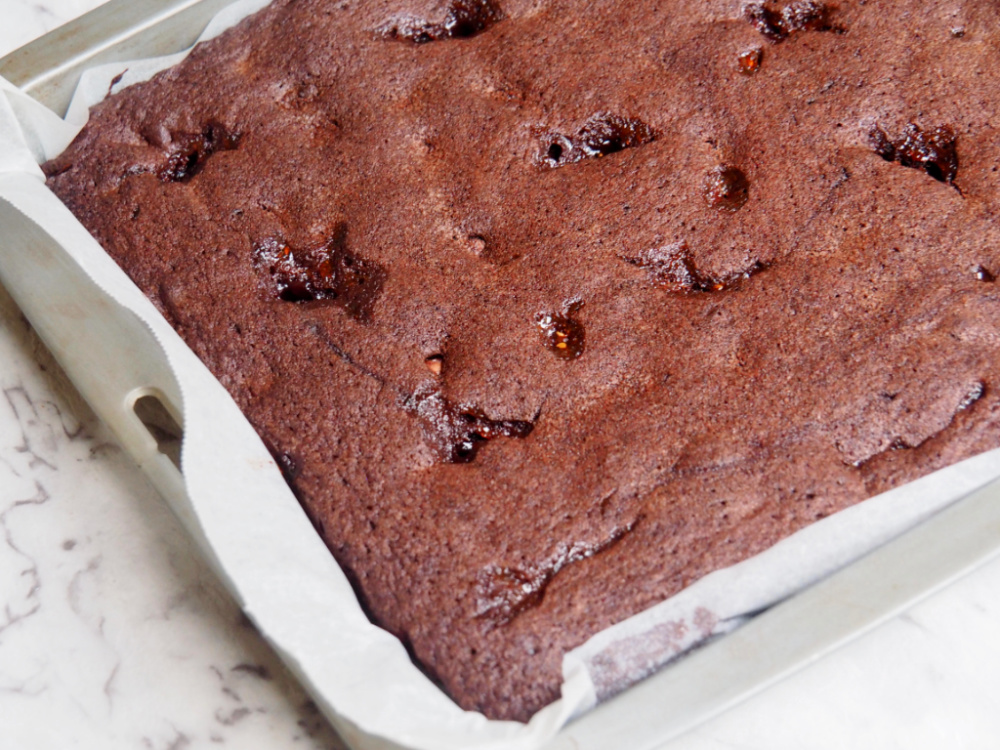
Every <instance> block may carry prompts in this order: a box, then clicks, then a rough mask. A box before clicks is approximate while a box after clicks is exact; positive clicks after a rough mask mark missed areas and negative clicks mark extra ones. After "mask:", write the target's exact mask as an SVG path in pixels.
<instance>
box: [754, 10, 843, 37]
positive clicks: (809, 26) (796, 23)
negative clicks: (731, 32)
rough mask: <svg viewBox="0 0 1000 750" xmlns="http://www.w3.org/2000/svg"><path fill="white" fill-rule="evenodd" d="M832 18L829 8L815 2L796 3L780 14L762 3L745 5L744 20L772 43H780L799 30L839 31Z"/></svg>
mask: <svg viewBox="0 0 1000 750" xmlns="http://www.w3.org/2000/svg"><path fill="white" fill-rule="evenodd" d="M829 16H830V9H829V8H828V7H827V6H826V5H825V4H824V3H818V2H814V0H795V2H791V3H788V4H787V5H785V6H784V7H783V8H782V9H781V10H780V11H778V10H773V9H772V8H769V7H768V4H767V3H762V2H751V3H747V4H745V5H744V6H743V17H744V18H745V19H746V20H747V21H749V22H750V24H751V25H752V26H753V27H754V28H755V29H757V31H759V32H760V33H761V34H763V35H764V36H765V37H766V38H767V39H768V40H769V41H772V42H781V41H783V40H785V39H787V38H788V36H789V35H790V34H792V33H794V32H796V31H836V30H837V29H836V28H835V27H834V26H832V25H831V24H830V22H829Z"/></svg>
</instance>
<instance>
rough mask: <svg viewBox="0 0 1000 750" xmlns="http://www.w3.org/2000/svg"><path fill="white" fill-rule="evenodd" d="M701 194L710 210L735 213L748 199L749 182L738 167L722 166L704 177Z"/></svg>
mask: <svg viewBox="0 0 1000 750" xmlns="http://www.w3.org/2000/svg"><path fill="white" fill-rule="evenodd" d="M703 194H704V196H705V200H706V201H708V205H710V206H711V207H712V208H717V209H719V210H720V211H727V212H729V213H735V212H736V211H739V210H740V209H741V208H743V204H745V203H746V202H747V200H749V198H750V181H749V180H747V177H746V175H745V174H743V171H742V170H741V169H740V168H739V167H734V166H731V165H723V166H721V167H716V168H715V169H713V170H712V171H711V172H709V173H708V174H707V175H705V185H704V190H703Z"/></svg>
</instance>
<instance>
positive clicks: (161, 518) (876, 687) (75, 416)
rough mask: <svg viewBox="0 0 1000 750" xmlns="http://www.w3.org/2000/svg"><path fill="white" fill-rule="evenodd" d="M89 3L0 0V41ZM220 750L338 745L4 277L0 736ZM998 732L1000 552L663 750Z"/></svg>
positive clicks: (884, 742)
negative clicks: (65, 370)
mask: <svg viewBox="0 0 1000 750" xmlns="http://www.w3.org/2000/svg"><path fill="white" fill-rule="evenodd" d="M98 4H100V0H43V1H41V2H39V1H38V0H4V11H5V19H4V21H5V22H4V24H2V25H0V55H3V54H6V53H7V52H8V51H10V50H12V49H15V48H16V47H18V46H20V45H21V44H23V43H25V42H27V41H29V40H30V39H32V38H34V37H35V36H38V35H40V34H42V33H44V32H45V31H47V30H49V29H51V28H54V27H55V26H57V25H59V24H60V23H63V22H65V21H67V20H69V19H70V18H72V17H74V16H76V15H79V14H81V13H84V12H86V11H87V10H89V9H91V8H93V7H95V6H96V5H98ZM0 241H2V240H0ZM0 251H2V250H0ZM227 745H228V746H234V747H238V748H241V749H244V750H255V749H257V748H260V749H261V750H264V749H265V748H266V749H267V750H285V749H286V748H287V749H289V750H290V749H292V748H303V749H309V750H311V749H313V748H316V749H320V748H322V749H324V750H328V749H333V750H341V749H342V748H343V747H344V746H343V744H342V743H341V742H340V740H339V739H338V738H337V737H336V735H335V734H334V733H333V731H332V730H331V729H330V728H329V726H328V725H327V723H326V721H325V720H324V719H323V718H322V716H320V715H319V714H318V712H317V710H316V707H315V706H314V705H313V703H312V702H311V701H310V700H309V698H308V696H306V694H305V693H304V692H303V691H302V689H301V688H300V687H299V686H298V685H296V683H295V681H294V679H293V678H291V677H290V676H289V674H288V673H287V671H286V670H285V669H284V668H283V666H282V665H281V662H280V661H279V660H278V658H277V657H276V656H275V655H274V654H273V653H272V652H271V650H270V649H269V648H268V646H267V645H266V644H265V643H264V642H263V641H262V639H261V638H260V636H259V635H258V634H257V633H256V631H255V630H254V629H253V627H252V626H251V625H250V624H249V622H248V621H247V620H246V619H245V618H244V617H243V615H242V614H241V613H240V611H239V609H238V608H237V607H236V606H235V604H234V603H233V602H232V601H231V599H230V598H229V596H228V595H227V594H226V593H225V591H224V590H223V589H222V588H221V587H220V586H219V584H218V583H217V582H216V581H215V580H214V578H213V576H212V574H211V573H210V571H209V570H208V569H207V568H206V567H205V565H204V564H202V563H201V561H200V559H199V557H198V554H197V552H196V550H195V548H194V546H193V545H192V544H191V542H189V541H188V539H187V537H186V536H185V534H184V532H183V530H182V529H181V527H180V526H179V524H178V523H177V521H176V520H175V519H174V518H173V516H172V515H171V513H170V512H169V510H168V509H167V508H166V507H165V505H164V503H163V502H162V501H161V500H160V498H159V497H158V495H157V494H156V493H155V491H154V490H153V489H152V488H151V487H150V486H149V485H148V484H147V482H146V481H145V479H144V478H143V477H142V475H141V474H140V473H139V471H138V470H137V469H136V468H135V467H134V466H133V465H132V463H131V462H130V460H129V459H128V458H127V457H126V456H125V455H124V454H123V453H122V451H121V450H120V449H119V448H118V446H117V445H115V443H114V440H113V439H112V438H111V437H110V435H109V433H108V432H107V430H106V429H105V428H104V427H103V426H102V425H101V424H100V423H99V422H98V421H97V420H96V419H95V417H94V416H93V414H92V413H91V412H90V410H89V409H88V408H87V406H86V405H85V404H83V403H82V402H81V400H80V398H79V396H78V395H76V393H75V391H74V390H73V387H72V386H71V385H70V384H69V383H68V381H67V380H66V378H65V376H64V375H63V374H62V372H61V370H60V368H59V367H58V365H57V364H56V363H55V362H53V361H52V359H51V357H50V356H49V355H48V353H47V352H46V351H45V349H44V347H42V346H41V344H40V343H39V342H38V340H37V339H36V337H35V336H34V334H33V332H32V331H31V329H30V326H29V325H28V324H27V322H26V321H25V320H24V319H23V317H22V316H21V315H20V313H19V311H18V310H17V308H16V307H15V305H14V304H13V302H12V301H11V299H10V297H9V296H8V295H7V293H6V292H5V291H4V290H3V289H2V287H0V750H48V749H50V748H51V749H53V750H57V749H58V750H63V749H64V748H82V749H84V750H90V749H91V748H93V749H95V750H117V749H118V748H122V749H123V750H124V749H129V750H197V749H200V748H212V747H219V746H227ZM998 746H1000V561H997V562H993V563H991V564H989V565H987V566H985V567H983V568H980V569H979V570H977V571H976V572H974V573H973V574H971V575H969V576H967V577H966V578H964V579H962V580H961V581H959V582H958V583H956V584H954V585H952V586H951V587H949V588H947V589H945V590H944V591H942V592H940V593H938V594H935V595H934V596H932V597H930V598H928V599H926V600H924V601H923V602H922V603H920V604H919V605H917V606H915V607H913V608H911V609H910V610H909V611H908V612H906V613H904V614H903V615H901V616H899V617H897V618H895V619H893V620H891V621H890V622H888V623H886V624H885V625H883V626H881V627H879V628H878V629H876V630H874V631H872V632H870V633H868V634H867V635H865V636H863V637H861V638H859V639H857V640H856V641H854V642H853V643H851V644H850V645H848V646H847V647H845V648H842V649H840V650H839V651H837V652H835V653H834V654H832V655H830V656H827V657H825V658H823V659H821V660H819V661H818V662H816V663H814V664H813V665H811V666H810V667H809V668H807V669H804V670H802V671H800V672H799V673H797V674H795V675H793V676H792V677H790V678H788V679H786V680H785V681H783V682H782V683H780V684H778V685H776V686H774V687H772V688H769V689H768V690H766V691H764V692H762V693H760V694H758V695H757V696H756V697H754V698H751V699H750V700H748V701H746V702H744V703H742V704H741V705H739V706H737V707H736V708H734V709H732V710H730V711H728V712H726V713H725V714H723V715H721V716H719V717H717V718H716V719H714V720H712V721H710V722H708V723H706V724H704V725H702V726H701V727H699V728H697V729H696V730H694V731H693V732H691V733H689V734H688V735H686V736H684V737H682V738H680V739H678V740H676V741H674V742H672V743H670V744H669V745H667V746H665V748H666V749H668V750H719V749H721V748H729V749H732V750H785V749H787V750H804V749H807V748H808V749H810V750H840V749H841V748H853V749H859V748H861V749H863V748H878V749H879V750H890V749H892V748H900V749H903V748H905V749H906V750H921V749H923V748H926V749H927V750H931V749H932V748H933V749H934V750H938V749H939V748H948V749H949V750H958V749H962V748H994V747H998ZM618 750H627V749H625V748H621V749H618Z"/></svg>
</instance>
